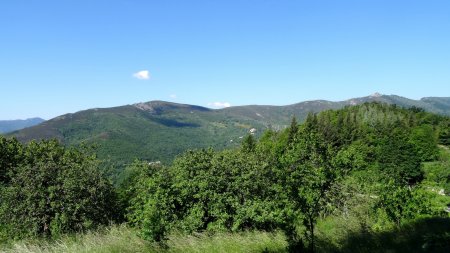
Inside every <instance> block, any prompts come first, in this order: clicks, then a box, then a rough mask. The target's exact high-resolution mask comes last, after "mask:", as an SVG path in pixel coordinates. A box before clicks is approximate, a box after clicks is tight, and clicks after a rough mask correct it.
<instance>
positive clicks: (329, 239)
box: [0, 102, 450, 253]
mask: <svg viewBox="0 0 450 253" xmlns="http://www.w3.org/2000/svg"><path fill="white" fill-rule="evenodd" d="M156 105H158V106H156ZM161 105H164V106H165V107H164V108H161V107H160V106H161ZM132 108H136V109H137V110H136V111H135V112H136V113H137V112H140V111H139V110H143V111H145V112H147V113H148V114H149V113H150V112H152V113H153V114H154V115H158V114H162V113H163V111H164V110H167V112H170V111H171V110H176V111H186V112H188V113H191V112H192V114H194V115H195V114H201V113H208V112H211V110H209V109H206V108H202V107H192V106H188V105H176V104H166V103H164V102H156V103H153V104H139V105H135V106H134V107H133V106H131V107H122V108H121V109H122V110H124V112H127V110H133V109H132ZM116 110H117V108H116ZM222 111H224V110H220V112H222ZM167 112H166V113H167ZM153 114H151V115H153ZM157 119H158V118H157ZM160 122H162V123H165V124H167V125H173V126H174V127H181V128H183V126H180V124H182V123H180V122H178V123H176V122H173V121H162V120H160ZM162 123H161V124H162ZM186 127H187V126H186ZM190 127H193V126H190ZM449 145H450V117H447V116H443V115H438V114H432V113H428V112H425V111H424V110H423V109H420V108H417V107H412V108H409V109H405V108H401V107H399V106H397V105H388V104H385V103H364V104H361V105H356V106H350V105H349V106H345V107H344V108H341V109H338V110H326V111H323V112H320V113H317V114H315V113H309V114H308V115H307V117H306V119H305V120H304V122H303V123H302V124H298V122H297V121H296V120H295V118H293V119H291V122H290V124H289V126H288V127H287V128H286V129H283V130H281V131H274V130H266V131H265V132H264V133H263V134H262V136H261V137H260V138H259V139H256V138H254V136H253V135H246V136H245V137H244V138H243V139H242V142H241V143H240V145H239V147H236V148H230V149H225V150H214V149H198V150H190V151H187V152H184V153H183V154H182V155H180V156H178V157H177V158H176V159H175V160H174V161H173V163H172V164H170V165H165V164H160V163H149V162H148V161H145V160H135V161H134V162H133V163H131V164H128V165H127V166H125V168H124V170H123V173H122V174H121V177H120V181H117V184H116V186H117V188H113V185H112V182H111V181H110V180H109V179H108V178H106V177H105V174H104V173H102V172H101V171H100V170H99V169H101V168H102V167H101V166H100V161H99V160H98V159H97V158H96V157H95V155H93V154H92V150H91V149H90V148H88V147H84V148H73V147H66V146H64V145H61V144H60V143H58V142H57V141H55V140H51V141H41V142H31V143H29V144H22V143H20V142H18V141H17V140H16V139H14V138H11V139H10V138H5V137H3V136H0V150H1V152H0V155H1V157H0V158H1V159H0V162H1V163H0V200H1V201H0V243H1V242H2V241H4V242H8V241H11V240H17V239H22V238H33V237H34V238H46V239H50V238H52V239H57V243H58V244H60V240H59V239H60V238H61V236H62V235H65V234H70V233H80V232H83V233H85V232H87V231H89V230H91V231H92V230H93V229H99V228H101V227H103V226H105V225H107V224H111V221H113V222H114V223H116V222H126V223H127V224H128V226H131V229H132V230H131V231H133V232H132V233H136V232H137V233H139V236H140V237H141V238H142V239H144V240H147V241H149V242H150V243H141V245H148V246H149V247H153V245H154V246H155V247H156V246H157V245H162V244H157V242H159V243H164V242H165V241H167V240H172V239H170V238H175V240H176V241H177V242H178V240H179V238H180V237H181V236H185V235H195V237H198V236H199V235H200V237H202V236H201V235H202V234H201V233H203V234H204V235H206V234H213V233H226V236H225V237H227V236H228V235H230V234H233V233H234V232H237V233H234V235H239V234H240V233H247V232H251V233H261V232H262V231H264V233H272V234H273V233H277V232H276V231H279V232H281V233H283V237H282V238H281V239H280V240H282V241H283V242H285V244H284V245H285V247H284V249H283V246H281V247H282V248H281V250H274V251H270V252H310V253H314V252H317V253H319V252H325V253H326V252H364V253H367V252H369V253H371V252H373V253H375V252H433V253H436V252H449V247H450V243H449V242H450V235H449V234H448V231H450V219H449V217H450V216H449V215H450V213H449V212H448V204H449V203H450V171H449V169H448V168H449V166H450V153H449ZM18 200H20V201H18ZM245 231H247V232H245ZM219 235H220V234H219ZM121 237H125V236H124V235H123V234H115V239H113V240H117V238H121ZM62 238H65V237H62ZM68 238H73V237H68ZM74 238H76V237H74ZM126 238H127V239H128V238H130V237H129V236H128V235H127V236H126ZM205 238H207V237H205ZM272 238H273V237H272ZM207 240H209V239H207ZM256 240H258V239H255V240H253V241H256ZM271 240H272V239H271ZM97 242H98V240H95V243H94V244H96V245H97V244H98V243H97ZM189 244H190V243H189ZM217 244H219V243H217ZM126 245H127V247H128V244H126ZM212 245H213V246H216V245H215V243H214V242H213V244H212ZM242 245H243V246H242ZM130 246H133V245H130ZM238 247H239V248H241V247H247V244H246V243H242V241H241V242H239V245H238ZM24 248H26V247H21V248H20V249H24ZM66 249H67V248H66ZM159 249H161V248H159ZM264 249H266V250H265V251H267V247H261V248H260V249H259V250H255V252H260V251H261V252H262V251H263V250H264ZM169 250H170V249H169ZM0 251H1V246H0ZM56 251H57V250H56ZM106 251H108V250H106ZM110 251H120V252H122V250H110ZM154 251H156V252H159V250H154ZM203 251H205V252H210V251H211V250H203ZM221 251H223V252H233V250H221ZM7 252H8V251H7ZM20 252H22V251H20ZM141 252H153V251H152V250H150V249H148V250H143V251H141ZM164 252H166V251H164ZM167 252H169V251H167ZM170 252H171V251H170ZM182 252H187V251H182Z"/></svg>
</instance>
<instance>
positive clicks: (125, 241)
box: [0, 225, 287, 253]
mask: <svg viewBox="0 0 450 253" xmlns="http://www.w3.org/2000/svg"><path fill="white" fill-rule="evenodd" d="M286 246H287V244H286V241H285V238H284V236H283V234H282V233H267V232H243V233H234V234H230V233H218V234H215V235H211V236H209V235H206V234H196V235H189V236H186V235H176V234H174V235H171V236H170V237H169V240H168V241H167V242H166V244H165V245H164V246H163V245H160V244H156V243H148V242H146V241H144V240H142V239H141V238H139V237H138V236H137V233H136V231H134V230H133V229H131V228H128V227H126V226H124V225H120V226H111V227H109V228H108V229H104V230H101V231H96V232H88V233H85V234H77V235H72V236H65V237H62V238H61V239H59V240H56V241H47V240H26V241H20V242H13V243H10V244H8V245H3V246H0V252H5V253H16V252H17V253H19V252H20V253H57V252H58V253H59V252H68V253H79V252H86V253H87V252H93V253H115V252H117V253H119V252H120V253H127V252H130V253H140V252H150V253H151V252H161V253H165V252H167V253H172V252H174V253H175V252H183V253H184V252H186V253H190V252H192V253H194V252H211V253H214V252H246V253H247V252H248V253H253V252H255V253H257V252H274V253H277V252H285V249H286Z"/></svg>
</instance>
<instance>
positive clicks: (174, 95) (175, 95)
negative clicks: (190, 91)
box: [169, 94, 177, 99]
mask: <svg viewBox="0 0 450 253" xmlns="http://www.w3.org/2000/svg"><path fill="white" fill-rule="evenodd" d="M169 97H170V98H172V99H175V98H177V94H170V95H169Z"/></svg>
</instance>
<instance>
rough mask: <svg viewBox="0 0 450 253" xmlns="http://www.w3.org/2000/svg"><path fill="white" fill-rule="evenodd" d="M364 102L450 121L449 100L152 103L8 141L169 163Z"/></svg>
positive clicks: (96, 111) (58, 120) (104, 111)
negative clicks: (52, 143)
mask: <svg viewBox="0 0 450 253" xmlns="http://www.w3.org/2000/svg"><path fill="white" fill-rule="evenodd" d="M366 102H381V103H388V104H397V105H399V106H402V107H412V106H415V107H420V108H423V109H424V110H426V111H429V112H433V113H439V114H442V115H447V116H449V115H450V98H445V97H443V98H442V97H428V98H423V99H421V100H412V99H408V98H405V97H401V96H396V95H382V94H379V93H376V94H372V95H370V96H366V97H359V98H352V99H348V100H344V101H337V102H332V101H327V100H310V101H303V102H299V103H295V104H290V105H285V106H276V105H275V106H274V105H246V106H232V107H227V108H223V109H211V108H206V107H202V106H198V105H189V104H179V103H174V102H166V101H160V100H155V101H149V102H140V103H135V104H129V105H123V106H117V107H109V108H93V109H88V110H83V111H79V112H76V113H69V114H64V115H61V116H58V117H55V118H53V119H51V120H48V121H46V122H43V123H42V124H39V125H36V126H33V127H29V128H25V129H22V130H19V131H15V132H13V133H12V134H10V136H15V137H16V138H18V139H19V140H20V141H22V142H27V141H30V140H33V139H49V138H57V139H59V140H60V141H61V142H63V143H64V144H66V145H80V144H81V143H88V144H89V143H92V144H96V145H98V146H99V148H98V155H99V157H100V158H103V159H110V160H112V161H114V162H118V163H127V162H130V161H132V160H133V159H135V158H139V159H145V160H149V161H164V162H170V161H171V160H172V159H173V157H175V156H176V155H178V154H180V153H182V152H184V151H185V150H187V149H196V148H206V147H213V148H216V149H223V148H229V147H233V146H237V145H239V142H240V141H241V139H242V138H243V137H244V136H245V135H247V134H249V133H250V130H251V129H253V130H252V133H253V134H255V135H257V136H258V135H260V134H261V133H262V132H263V131H264V130H266V129H274V130H281V129H283V128H285V127H287V126H288V125H289V124H290V121H291V119H292V117H293V116H295V117H296V118H297V120H298V121H299V122H301V121H303V120H304V119H305V118H306V116H307V115H308V113H310V112H313V113H318V112H320V111H323V110H328V109H340V108H343V107H345V106H351V105H356V104H361V103H366Z"/></svg>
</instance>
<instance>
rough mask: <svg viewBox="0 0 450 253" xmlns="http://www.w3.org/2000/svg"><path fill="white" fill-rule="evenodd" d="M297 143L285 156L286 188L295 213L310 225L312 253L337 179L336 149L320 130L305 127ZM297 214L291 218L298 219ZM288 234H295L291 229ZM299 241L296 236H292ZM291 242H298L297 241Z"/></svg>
mask: <svg viewBox="0 0 450 253" xmlns="http://www.w3.org/2000/svg"><path fill="white" fill-rule="evenodd" d="M297 140H298V141H297V143H295V145H294V146H293V147H292V149H290V150H289V151H288V152H287V153H286V154H285V156H284V158H283V164H284V166H283V170H284V173H282V174H284V175H285V176H284V177H285V178H284V180H283V181H284V182H283V184H285V185H284V189H285V190H286V192H287V198H288V199H289V201H290V202H291V203H292V204H293V207H294V209H296V210H299V211H300V212H293V213H292V214H293V215H296V216H300V218H301V219H302V221H303V225H304V226H305V227H306V238H307V240H308V242H309V248H310V250H311V252H314V250H315V234H314V232H315V225H316V222H317V219H318V218H319V214H320V213H321V212H322V211H323V210H324V208H325V206H326V203H327V198H328V197H329V194H330V191H331V189H332V186H333V184H334V183H335V180H336V178H337V173H336V171H335V170H334V167H333V166H332V162H331V161H332V160H333V156H334V152H333V151H332V149H331V147H330V145H329V144H328V143H327V142H326V141H325V140H324V139H323V137H322V135H321V134H320V133H319V132H316V131H314V130H312V128H310V127H308V128H306V127H305V128H303V129H302V130H301V131H300V132H299V135H298V136H297ZM296 219H297V218H296V217H293V218H291V220H296ZM288 234H290V235H291V236H292V233H291V231H288ZM290 239H291V240H295V238H290ZM291 243H294V244H295V243H296V242H295V241H293V242H291Z"/></svg>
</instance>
